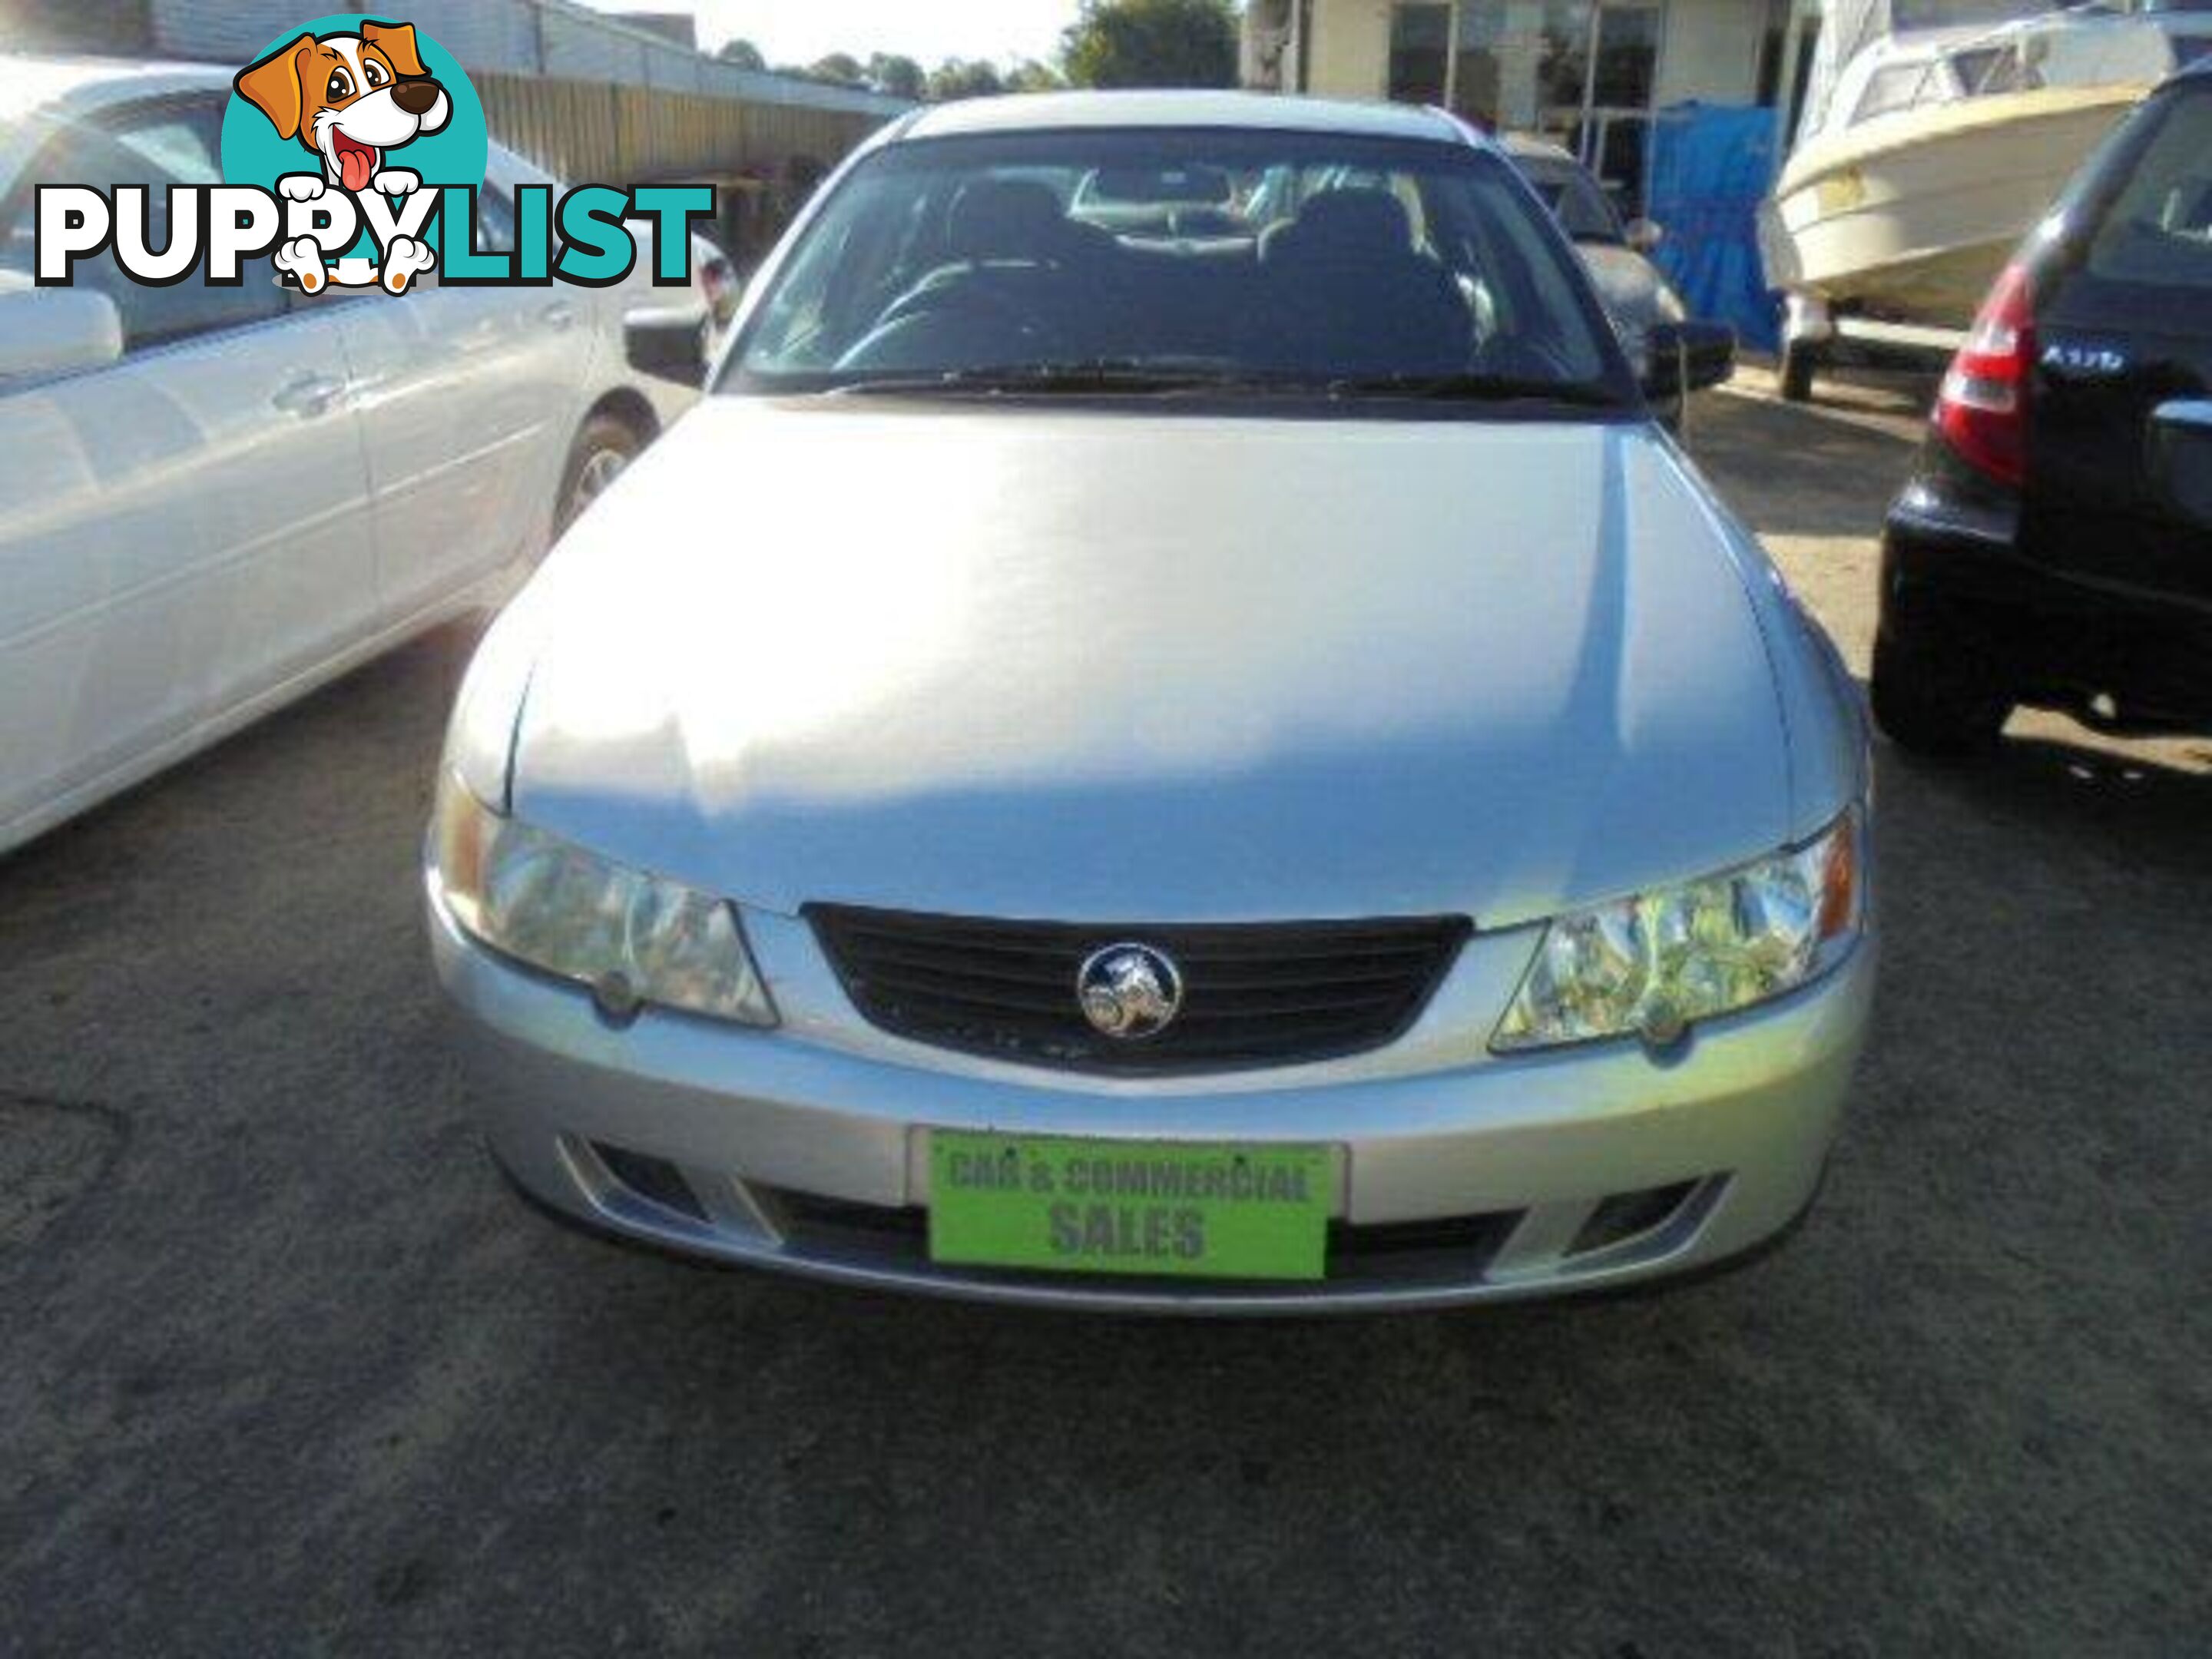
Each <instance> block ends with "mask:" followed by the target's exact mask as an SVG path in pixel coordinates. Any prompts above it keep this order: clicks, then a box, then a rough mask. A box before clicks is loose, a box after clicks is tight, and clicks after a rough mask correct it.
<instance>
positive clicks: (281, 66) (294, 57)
mask: <svg viewBox="0 0 2212 1659" xmlns="http://www.w3.org/2000/svg"><path fill="white" fill-rule="evenodd" d="M236 85H237V88H238V95H239V96H240V97H241V98H243V99H245V100H246V101H247V102H249V103H251V104H252V105H253V106H254V107H255V108H257V109H258V110H259V111H260V112H262V113H263V114H264V115H265V116H267V117H268V118H269V119H270V123H271V124H272V125H274V126H275V127H276V133H277V136H278V137H282V138H296V139H298V140H299V141H300V143H301V146H302V147H303V148H305V149H309V150H311V151H313V153H314V154H315V155H319V156H321V157H322V158H323V164H324V171H325V174H326V176H327V177H328V178H329V179H330V181H331V183H333V184H335V185H337V186H338V187H339V188H341V189H343V190H348V191H364V190H367V189H368V187H369V185H370V182H371V181H372V180H373V179H375V178H376V176H377V175H378V174H379V173H381V172H382V171H383V170H384V157H385V154H386V151H389V150H395V149H399V148H400V147H401V146H402V145H404V144H408V143H413V142H414V141H415V139H416V138H417V137H421V136H422V134H423V133H426V132H436V131H440V130H441V129H442V128H443V127H444V126H445V125H446V123H447V122H448V121H449V120H451V119H452V118H453V100H451V99H450V98H448V97H447V95H446V89H445V88H443V87H441V86H440V85H439V84H438V83H437V82H436V81H435V80H433V79H432V78H431V76H430V73H429V71H428V70H426V69H424V68H423V66H422V56H421V54H420V53H419V52H417V51H416V46H415V26H414V25H413V24H412V23H363V24H362V26H361V33H359V34H325V35H324V36H322V37H321V38H320V39H317V38H316V37H315V36H313V35H312V34H303V35H301V37H300V38H299V39H298V40H295V41H294V42H292V44H291V45H290V46H283V47H280V48H279V49H278V50H276V52H271V53H270V54H269V56H268V57H266V58H263V59H262V60H261V61H260V62H259V63H258V64H251V65H249V66H248V67H247V68H246V69H244V70H240V73H239V76H238V80H237V82H236Z"/></svg>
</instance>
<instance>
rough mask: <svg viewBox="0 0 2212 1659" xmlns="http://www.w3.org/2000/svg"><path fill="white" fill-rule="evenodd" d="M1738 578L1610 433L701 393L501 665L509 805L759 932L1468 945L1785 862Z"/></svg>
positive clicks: (1785, 643)
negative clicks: (770, 918) (1571, 911)
mask: <svg viewBox="0 0 2212 1659" xmlns="http://www.w3.org/2000/svg"><path fill="white" fill-rule="evenodd" d="M1756 557H1757V556H1756V554H1755V553H1753V552H1750V551H1749V550H1748V544H1747V543H1746V542H1745V541H1744V540H1743V539H1742V538H1741V536H1740V534H1739V533H1737V532H1735V531H1733V529H1732V528H1731V527H1729V526H1727V525H1725V524H1724V523H1723V521H1722V520H1720V519H1719V518H1718V517H1717V514H1716V513H1715V512H1714V510H1713V509H1712V507H1711V505H1710V503H1709V502H1708V501H1706V500H1705V497H1704V496H1703V495H1702V493H1701V491H1700V488H1699V485H1698V484H1697V483H1696V482H1695V480H1694V479H1693V478H1692V477H1691V476H1690V475H1689V474H1688V473H1687V472H1686V471H1685V469H1684V468H1683V466H1682V465H1681V464H1680V460H1679V459H1678V458H1677V457H1676V456H1675V454H1674V453H1673V451H1672V450H1671V449H1669V448H1668V447H1667V446H1666V445H1665V444H1664V443H1663V442H1662V441H1660V440H1659V439H1657V438H1656V436H1654V435H1652V434H1651V433H1650V431H1649V430H1648V429H1645V428H1638V427H1635V426H1626V425H1615V426H1605V425H1597V424H1583V423H1573V424H1550V423H1545V424H1516V423H1501V422H1482V423H1473V424H1471V423H1463V422H1425V421H1415V422H1385V421H1364V420H1354V421H1334V420H1311V421H1307V420H1299V419H1295V418H1284V419H1259V420H1230V419H1219V420H1217V419H1210V418H1203V417H1200V416H1191V415H1181V416H1161V415H1159V414H1158V413H1157V412H1144V411H1137V410H1132V411H1130V412H1126V413H1124V412H1118V411H1115V412H1097V411H1082V410H1067V411H1052V412H1042V413H1041V412H1039V411H1037V410H1036V409H1035V408H1033V407H1032V408H1030V409H1025V410H1020V411H1018V412H1016V411H1011V410H991V409H957V410H948V409H947V408H946V407H945V405H943V404H890V403H880V402H879V403H872V404H860V403H858V402H855V401H851V400H842V401H826V402H825V401H815V402H809V403H783V404H778V403H772V402H768V401H763V400H758V399H750V398H713V399H710V400H709V401H708V404H705V405H703V406H702V407H701V408H700V409H699V410H696V411H695V412H694V413H693V414H692V415H690V416H689V417H687V418H686V419H685V420H684V422H682V423H681V424H680V425H679V426H678V428H676V430H675V431H674V432H672V433H671V435H669V436H668V437H666V438H665V439H664V440H663V441H662V442H661V443H660V444H659V446H658V447H656V448H655V449H654V450H653V452H652V453H649V454H648V455H647V457H646V459H644V461H643V462H642V463H641V465H638V466H636V467H635V468H634V469H633V470H632V471H630V472H629V474H628V475H627V476H626V477H624V478H623V480H622V481H621V482H620V483H618V484H617V487H616V489H614V490H613V491H612V492H611V493H610V494H609V495H607V496H606V497H605V498H603V500H602V501H601V502H600V503H599V506H598V507H595V508H594V510H593V511H592V513H591V515H590V516H589V517H588V518H587V519H586V520H585V522H584V524H583V526H580V529H579V530H578V531H577V532H575V533H574V534H572V535H571V537H570V538H568V540H567V541H566V542H565V543H564V544H562V547H561V549H560V550H559V551H558V552H556V555H555V556H554V557H553V559H552V560H551V561H550V562H549V564H548V565H547V567H546V568H545V569H544V571H543V572H541V573H540V574H539V576H538V579H537V580H536V581H535V582H534V583H533V584H532V589H531V590H530V592H528V593H527V594H526V596H525V599H524V600H523V601H522V602H521V603H520V605H518V607H517V608H516V610H515V611H513V612H511V613H510V616H509V617H508V618H507V621H506V622H504V623H502V624H501V629H500V630H499V631H500V632H501V633H505V634H507V635H510V637H509V638H507V640H505V641H501V642H500V643H501V647H502V649H501V652H500V653H494V654H503V655H504V656H506V657H507V659H510V660H513V661H514V662H516V663H518V664H520V663H521V662H523V661H525V660H526V662H527V665H528V666H527V671H526V674H525V673H523V672H521V671H518V672H517V673H516V674H515V676H514V678H515V680H516V683H517V684H520V683H521V682H522V681H523V680H525V679H526V684H527V690H526V695H524V696H523V698H522V703H523V706H522V708H521V711H520V718H519V720H517V721H516V722H515V724H514V726H513V732H514V744H513V775H512V780H511V788H512V798H513V807H514V810H515V811H517V812H518V813H520V815H521V816H522V817H525V818H526V819H528V820H530V821H532V822H533V823H538V824H540V825H542V826H544V827H545V828H547V829H552V830H554V831H556V832H557V833H561V834H563V835H566V836H569V837H571V838H573V839H574V840H576V841H578V842H582V843H584V844H586V845H588V846H591V847H593V848H597V849H599V850H600V851H602V852H605V853H606V854H610V855H611V856H615V857H617V858H621V859H623V860H626V861H628V862H630V863H633V864H635V865H639V866H644V867H647V868H650V869H653V870H657V871H659V872H663V873H665V874H669V875H672V876H676V877H678V878H681V879H684V880H686V881H688V882H690V883H692V884H695V885H697V886H700V887H702V888H704V889H707V890H712V891H716V892H720V893H725V894H727V895H730V896H733V897H737V898H739V899H741V900H743V901H745V902H749V903H750V904H753V905H756V906H760V907H763V908H770V909H774V910H777V911H781V912H786V913H789V912H793V911H796V910H797V909H798V908H800V907H801V906H803V905H805V904H806V903H808V902H815V901H833V902H843V903H850V904H866V905H877V906H885V907H891V908H902V909H911V910H921V911H931V912H941V913H954V914H965V915H1000V916H1023V917H1039V918H1047V917H1049V918H1064V919H1069V920H1091V921H1108V920H1117V921H1176V920H1186V919H1212V920H1249V919H1258V918H1277V919H1280V918H1289V917H1297V918H1320V917H1334V916H1346V917H1351V916H1375V915H1425V914H1442V913H1456V914H1464V915H1471V916H1473V917H1474V918H1475V919H1476V920H1477V921H1478V923H1479V924H1480V925H1484V926H1502V925H1507V924H1510V923H1513V922H1516V921H1527V920H1531V919H1534V918H1536V917H1540V916H1543V915H1550V914H1553V913H1554V912H1556V911H1558V910H1559V909H1561V908H1565V907H1568V906H1570V905H1572V904H1574V903H1577V902H1585V901H1588V900H1591V899H1595V898H1599V897H1603V896H1612V895H1614V894H1618V893H1620V892H1623V891H1626V890H1632V889H1634V888H1636V887H1638V886H1639V885H1641V884H1646V883H1649V882H1652V881H1656V880H1661V879H1665V878H1672V877H1679V876H1686V875H1691V874H1695V873H1699V872H1705V871H1708V870H1711V869H1712V868H1715V867H1717V866H1723V865H1726V864H1729V863H1730V862H1733V861H1735V860H1739V859H1742V858H1746V857H1750V856H1754V855H1757V854H1761V853H1764V852H1765V851H1768V850H1771V848H1775V847H1777V846H1779V845H1781V844H1783V843H1784V842H1785V841H1787V840H1789V839H1790V836H1791V835H1792V833H1793V829H1796V828H1797V827H1798V826H1796V825H1795V824H1793V814H1792V802H1791V799H1790V796H1791V771H1790V755H1789V747H1788V744H1787V743H1786V741H1785V735H1784V725H1785V722H1784V718H1783V714H1782V709H1783V706H1784V705H1783V701H1782V695H1781V693H1779V692H1778V683H1777V677H1776V671H1775V670H1774V669H1773V668H1771V667H1770V648H1773V649H1778V650H1784V651H1786V650H1790V649H1796V648H1798V647H1796V645H1795V643H1794V635H1786V632H1785V631H1784V630H1780V629H1777V628H1776V627H1775V626H1774V623H1773V622H1772V620H1771V618H1772V617H1774V616H1777V615H1779V614H1781V613H1780V611H1776V610H1775V609H1774V608H1773V606H1772V605H1771V604H1770V602H1769V600H1768V599H1766V598H1765V592H1764V590H1765V584H1766V580H1767V579H1766V578H1765V574H1764V573H1763V571H1761V570H1759V569H1754V568H1751V561H1753V560H1755V559H1756ZM495 639H496V635H495ZM487 649H488V651H489V649H490V647H487ZM1785 683H1786V677H1785ZM479 723H481V722H479Z"/></svg>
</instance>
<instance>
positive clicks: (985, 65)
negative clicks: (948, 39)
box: [929, 58, 1006, 104]
mask: <svg viewBox="0 0 2212 1659" xmlns="http://www.w3.org/2000/svg"><path fill="white" fill-rule="evenodd" d="M1005 90H1006V83H1005V82H1002V81H1000V78H999V70H998V67H997V65H995V64H992V63H990V62H988V61H987V60H986V59H984V58H975V59H974V60H973V61H972V62H971V61H969V59H967V58H946V59H945V61H944V62H943V63H941V64H939V65H938V66H937V67H936V68H935V69H933V70H931V71H930V72H929V100H930V102H932V103H933V104H946V103H951V101H952V100H955V99H957V98H995V97H997V96H998V95H999V94H1000V93H1002V92H1004V91H1005Z"/></svg>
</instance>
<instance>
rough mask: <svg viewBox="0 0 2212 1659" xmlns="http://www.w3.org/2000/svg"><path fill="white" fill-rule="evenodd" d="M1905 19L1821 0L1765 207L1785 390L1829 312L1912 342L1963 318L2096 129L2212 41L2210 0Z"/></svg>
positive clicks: (1856, 2)
mask: <svg viewBox="0 0 2212 1659" xmlns="http://www.w3.org/2000/svg"><path fill="white" fill-rule="evenodd" d="M1900 3H1901V0H1900ZM1926 15H1927V13H1926V11H1925V9H1924V8H1923V10H1922V11H1921V12H1920V13H1919V14H1917V17H1925V16H1926ZM1902 21H1907V20H1906V19H1905V18H1901V17H1899V15H1897V14H1896V13H1895V12H1894V11H1893V9H1892V7H1891V5H1890V4H1888V3H1887V0H1838V3H1837V4H1836V5H1834V6H1833V7H1832V9H1831V12H1830V15H1829V17H1828V18H1827V20H1826V23H1827V27H1828V31H1829V33H1828V34H1827V35H1826V36H1825V37H1824V39H1823V42H1822V52H1823V54H1824V56H1825V57H1826V58H1827V63H1826V69H1827V74H1826V76H1823V74H1822V70H1821V66H1820V64H1816V66H1815V70H1814V84H1813V88H1812V90H1811V93H1810V94H1809V95H1808V102H1807V108H1806V116H1805V120H1804V123H1803V125H1802V127H1801V131H1800V137H1799V139H1798V142H1797V144H1796V148H1795V149H1793V150H1792V152H1791V154H1790V160H1789V162H1788V164H1787V165H1786V166H1785V167H1784V169H1783V173H1782V176H1781V178H1780V179H1779V180H1778V183H1777V184H1776V185H1775V190H1774V194H1773V197H1771V200H1770V201H1769V202H1768V203H1767V204H1766V206H1765V211H1764V212H1763V213H1762V215H1761V219H1760V246H1761V251H1762V253H1763V254H1764V256H1765V263H1766V272H1767V280H1768V283H1769V284H1770V285H1771V286H1772V287H1774V288H1777V289H1781V290H1782V291H1783V292H1784V294H1785V295H1787V296H1788V299H1789V307H1790V315H1789V319H1788V321H1787V323H1786V325H1785V327H1784V335H1785V369H1788V368H1790V367H1791V364H1790V353H1791V352H1792V351H1793V350H1795V351H1796V352H1797V353H1798V355H1799V356H1800V357H1801V359H1802V362H1800V364H1799V365H1798V368H1800V371H1801V372H1800V373H1799V374H1795V375H1792V374H1785V380H1797V381H1799V382H1800V384H1798V385H1797V386H1793V387H1790V388H1788V389H1790V390H1791V391H1792V392H1793V393H1795V394H1796V395H1802V390H1803V386H1802V380H1803V374H1804V373H1807V372H1809V369H1808V365H1809V353H1808V352H1806V351H1805V348H1807V347H1818V346H1819V345H1821V344H1823V343H1826V341H1827V340H1828V339H1829V338H1831V337H1832V336H1833V334H1834V332H1835V331H1836V327H1837V325H1838V321H1839V320H1840V321H1844V322H1845V323H1847V324H1848V323H1853V322H1857V323H1878V324H1902V325H1908V327H1907V328H1905V329H1904V330H1899V331H1896V332H1897V333H1899V334H1900V335H1902V336H1906V337H1909V336H1910V335H1911V333H1912V332H1913V331H1914V329H1913V328H1912V326H1911V325H1917V326H1918V328H1919V329H1920V330H1922V331H1931V332H1932V333H1933V334H1934V335H1935V336H1936V337H1940V335H1941V334H1942V331H1953V330H1958V329H1963V328H1964V327H1965V326H1966V325H1967V324H1968V322H1969V321H1970V320H1971V319H1972V315H1973V313H1974V310H1975V307H1977V306H1978V304H1979V303H1980V301H1981V299H1982V296H1983V295H1984V294H1985V293H1986V292H1987V291H1988V289H1989V286H1990V283H1991V281H1992V280H1993V279H1994V278H1995V277H1996V275H1997V272H1998V271H1999V270H2001V269H2002V266H2003V264H2004V261H2005V258H2006V257H2007V256H2008V254H2009V252H2011V250H2012V249H2013V247H2014V246H2015V245H2017V244H2018V243H2019V241H2020V240H2021V238H2022V237H2023V236H2025V235H2026V234H2027V233H2028V231H2029V230H2031V229H2032V228H2033V227H2034V225H2035V223H2036V222H2037V221H2038V220H2039V219H2040V218H2041V217H2042V216H2044V214H2045V212H2046V211H2047V210H2049V208H2050V206H2051V203H2052V202H2053V200H2055V199H2056V197H2057V195H2058V193H2059V191H2061V190H2062V189H2063V187H2064V185H2065V184H2066V182H2067V180H2068V179H2070V178H2071V177H2072V176H2073V174H2074V173H2075V170H2076V169H2077V168H2078V167H2080V166H2081V162H2082V161H2083V160H2084V159H2085V158H2086V157H2087V155H2088V154H2089V152H2090V150H2091V149H2093V148H2095V146H2096V144H2097V143H2098V141H2099V140H2100V139H2101V138H2102V137H2104V135H2105V134H2106V132H2108V131H2111V130H2112V127H2113V126H2114V125H2116V124H2117V123H2118V121H2119V119H2120V118H2121V117H2122V116H2123V115H2124V114H2125V113H2126V112H2127V111H2128V110H2129V109H2130V107H2132V106H2134V105H2135V104H2136V102H2137V101H2139V100H2141V99H2142V97H2143V96H2144V95H2145V94H2147V93H2148V91H2149V90H2150V88H2152V87H2154V86H2155V85H2156V84H2157V83H2158V82H2160V81H2161V80H2163V79H2164V78H2165V77H2166V76H2168V75H2169V74H2171V73H2172V71H2173V70H2174V69H2175V68H2177V67H2178V66H2179V64H2181V63H2183V62H2185V61H2186V60H2187V59H2188V58H2191V56H2194V55H2196V54H2197V53H2198V52H2201V51H2203V49H2204V47H2206V46H2212V12H2205V11H2193V10H2192V11H2168V12H2161V13H2156V14H2152V13H2118V12H2112V11H2104V10H2094V11H2091V10H2073V11H2066V12H2058V13H2049V14H2045V15H2038V16H2033V17H2028V18H2021V19H2014V20H2009V21H2000V22H1996V23H1994V24H1992V23H1989V22H1973V23H1966V24H1962V25H1953V26H1950V27H1933V28H1929V27H1907V28H1905V29H1903V30H1901V31H1897V32H1893V31H1895V30H1896V25H1897V24H1899V22H1902ZM1915 21H1917V19H1916V20H1915ZM1846 53H1848V56H1845V54H1846ZM1845 331H1846V332H1849V331H1850V330H1849V328H1848V327H1847V328H1846V330H1845Z"/></svg>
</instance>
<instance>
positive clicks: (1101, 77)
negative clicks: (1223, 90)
mask: <svg viewBox="0 0 2212 1659" xmlns="http://www.w3.org/2000/svg"><path fill="white" fill-rule="evenodd" d="M1060 58H1061V61H1062V62H1063V63H1064V64H1065V65H1066V70H1067V78H1068V79H1069V80H1071V81H1073V82H1074V83H1075V84H1076V85H1077V86H1079V87H1231V86H1235V85H1236V84H1237V12H1236V8H1235V6H1234V4H1233V3H1232V0H1083V12H1082V15H1080V16H1079V17H1078V18H1077V19H1076V21H1075V22H1074V24H1073V26H1072V27H1070V28H1069V29H1068V31H1067V33H1066V35H1064V36H1063V37H1062V38H1061V41H1060Z"/></svg>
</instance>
